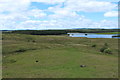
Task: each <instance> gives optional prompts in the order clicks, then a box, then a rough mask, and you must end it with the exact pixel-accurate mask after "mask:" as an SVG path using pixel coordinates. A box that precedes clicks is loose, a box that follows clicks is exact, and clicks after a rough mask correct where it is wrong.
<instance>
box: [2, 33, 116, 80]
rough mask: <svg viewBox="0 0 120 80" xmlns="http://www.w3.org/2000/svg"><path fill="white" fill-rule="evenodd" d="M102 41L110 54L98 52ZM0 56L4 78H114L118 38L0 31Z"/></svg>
mask: <svg viewBox="0 0 120 80" xmlns="http://www.w3.org/2000/svg"><path fill="white" fill-rule="evenodd" d="M104 43H107V44H108V46H109V48H110V49H111V50H112V52H113V54H105V53H101V52H100V51H99V49H100V48H101V47H102V46H103V45H104ZM94 44H95V45H96V47H91V46H92V45H94ZM3 56H4V57H3V77H4V78H76V77H77V78H115V77H118V67H117V66H118V59H117V56H118V39H89V38H71V37H67V36H39V35H25V34H3ZM36 61H38V62H37V63H36ZM80 65H86V67H85V68H81V67H80ZM16 71H17V72H16Z"/></svg>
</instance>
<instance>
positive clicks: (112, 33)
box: [97, 32, 120, 34]
mask: <svg viewBox="0 0 120 80" xmlns="http://www.w3.org/2000/svg"><path fill="white" fill-rule="evenodd" d="M97 34H120V32H105V33H97Z"/></svg>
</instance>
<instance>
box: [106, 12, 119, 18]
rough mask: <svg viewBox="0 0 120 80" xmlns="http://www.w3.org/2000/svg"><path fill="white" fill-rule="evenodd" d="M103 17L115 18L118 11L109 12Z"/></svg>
mask: <svg viewBox="0 0 120 80" xmlns="http://www.w3.org/2000/svg"><path fill="white" fill-rule="evenodd" d="M104 16H105V17H117V16H118V11H109V12H106V13H105V14H104Z"/></svg>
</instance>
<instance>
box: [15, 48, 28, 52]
mask: <svg viewBox="0 0 120 80" xmlns="http://www.w3.org/2000/svg"><path fill="white" fill-rule="evenodd" d="M25 51H26V49H24V48H20V49H19V50H16V51H15V52H25Z"/></svg>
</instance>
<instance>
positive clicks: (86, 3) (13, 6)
mask: <svg viewBox="0 0 120 80" xmlns="http://www.w3.org/2000/svg"><path fill="white" fill-rule="evenodd" d="M118 2H119V0H0V30H26V29H30V30H43V29H44V30H46V29H76V28H105V29H112V28H118Z"/></svg>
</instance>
